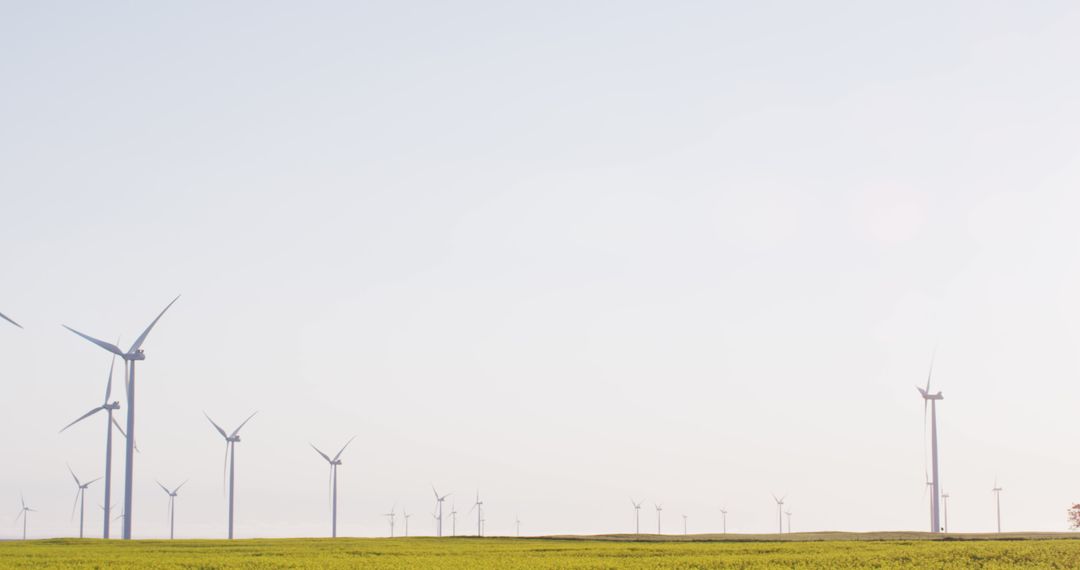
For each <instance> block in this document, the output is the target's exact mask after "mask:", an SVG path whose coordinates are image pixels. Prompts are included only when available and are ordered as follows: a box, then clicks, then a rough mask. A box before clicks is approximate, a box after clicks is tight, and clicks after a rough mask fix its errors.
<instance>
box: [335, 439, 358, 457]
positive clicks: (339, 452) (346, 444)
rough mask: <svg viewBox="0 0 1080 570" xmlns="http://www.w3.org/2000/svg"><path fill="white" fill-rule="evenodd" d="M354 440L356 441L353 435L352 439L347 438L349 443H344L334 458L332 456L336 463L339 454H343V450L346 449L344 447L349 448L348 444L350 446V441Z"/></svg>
mask: <svg viewBox="0 0 1080 570" xmlns="http://www.w3.org/2000/svg"><path fill="white" fill-rule="evenodd" d="M354 439H356V436H355V435H354V436H352V437H350V438H349V441H346V442H345V445H343V446H341V451H338V452H337V455H335V456H334V461H337V460H338V459H341V454H342V453H343V452H344V451H345V448H346V447H349V444H350V443H352V441H353V440H354Z"/></svg>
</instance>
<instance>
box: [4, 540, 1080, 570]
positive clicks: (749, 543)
mask: <svg viewBox="0 0 1080 570" xmlns="http://www.w3.org/2000/svg"><path fill="white" fill-rule="evenodd" d="M913 534H914V533H913ZM795 536H796V538H801V539H802V540H798V539H796V540H790V539H789V540H781V541H777V540H771V541H770V540H767V539H766V538H765V537H764V536H762V537H759V538H757V539H751V540H743V537H739V539H738V540H733V539H732V537H730V535H729V537H725V538H726V540H715V537H712V536H709V537H701V536H698V537H695V536H691V537H688V538H686V539H682V537H678V538H680V539H681V540H665V541H660V540H655V539H654V540H632V539H628V538H627V537H618V536H609V537H589V538H537V539H512V538H484V539H475V538H442V539H434V538H395V539H348V538H346V539H336V540H330V539H259V540H238V541H234V542H227V541H217V540H177V541H161V540H147V541H133V542H120V541H108V542H106V541H101V540H74V539H55V540H43V541H30V542H4V543H0V567H3V568H110V569H113V568H374V569H382V568H385V569H403V568H450V569H457V568H462V569H464V568H507V569H517V568H521V569H525V568H590V569H592V568H596V569H599V568H634V569H654V568H679V569H689V568H923V567H925V568H1078V567H1080V540H1075V539H1072V538H1056V539H1055V538H1020V537H1014V538H1012V539H1010V540H922V539H918V538H913V539H907V540H897V539H890V538H888V537H887V536H880V537H879V536H877V535H853V536H847V535H838V536H843V538H841V539H839V540H829V539H823V538H828V537H826V536H824V535H804V536H802V537H798V535H795ZM856 537H857V538H858V539H854V538H856ZM633 538H635V539H637V538H644V537H633ZM970 538H977V537H970Z"/></svg>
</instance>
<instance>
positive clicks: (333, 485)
mask: <svg viewBox="0 0 1080 570" xmlns="http://www.w3.org/2000/svg"><path fill="white" fill-rule="evenodd" d="M354 439H356V436H355V435H354V436H352V437H350V438H349V441H346V442H345V445H343V446H341V450H340V451H338V452H337V455H335V456H334V458H333V459H330V456H329V455H327V454H325V453H323V452H322V451H319V448H318V447H315V444H314V443H312V444H310V445H311V448H312V449H314V450H315V452H316V453H318V454H319V455H321V456H322V458H323V459H325V460H326V462H327V463H329V464H330V536H331V537H333V538H337V472H338V467H340V466H341V454H342V452H344V451H345V448H346V447H349V444H350V443H352V440H354Z"/></svg>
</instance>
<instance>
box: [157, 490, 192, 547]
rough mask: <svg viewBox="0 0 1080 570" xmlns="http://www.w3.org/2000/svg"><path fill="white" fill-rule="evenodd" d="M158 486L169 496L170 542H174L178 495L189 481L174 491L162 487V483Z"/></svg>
mask: <svg viewBox="0 0 1080 570" xmlns="http://www.w3.org/2000/svg"><path fill="white" fill-rule="evenodd" d="M157 484H158V487H161V490H162V491H165V494H167V495H169V540H172V539H173V537H174V534H173V530H175V528H176V493H177V492H178V491H179V490H180V487H183V486H184V485H186V484H187V481H184V482H183V483H180V484H179V485H177V486H176V488H175V489H173V490H172V491H170V490H169V488H168V487H166V486H165V485H162V484H161V481H158V482H157Z"/></svg>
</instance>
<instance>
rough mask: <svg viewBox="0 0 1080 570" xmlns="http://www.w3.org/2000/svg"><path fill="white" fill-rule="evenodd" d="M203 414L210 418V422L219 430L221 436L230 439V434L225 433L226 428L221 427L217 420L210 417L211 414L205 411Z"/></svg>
mask: <svg viewBox="0 0 1080 570" xmlns="http://www.w3.org/2000/svg"><path fill="white" fill-rule="evenodd" d="M203 415H204V416H206V419H208V420H210V423H211V424H212V425H213V426H214V429H216V430H218V433H220V434H221V437H223V438H225V439H229V434H227V433H225V430H223V429H221V426H219V425H217V422H215V421H214V420H211V419H210V414H208V413H206V412H203Z"/></svg>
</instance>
